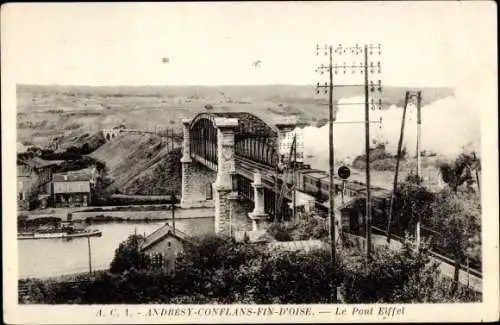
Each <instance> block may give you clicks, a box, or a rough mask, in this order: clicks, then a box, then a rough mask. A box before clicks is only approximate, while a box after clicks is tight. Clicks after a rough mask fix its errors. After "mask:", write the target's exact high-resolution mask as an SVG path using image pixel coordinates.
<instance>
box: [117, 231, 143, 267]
mask: <svg viewBox="0 0 500 325" xmlns="http://www.w3.org/2000/svg"><path fill="white" fill-rule="evenodd" d="M143 240H144V236H141V235H131V236H129V237H128V239H127V240H126V241H124V242H122V243H120V246H118V248H117V249H116V250H115V256H114V257H113V260H112V261H111V265H110V269H109V270H110V272H111V273H122V272H125V271H129V270H131V269H144V268H146V267H147V266H148V257H147V256H146V255H145V254H144V253H142V252H141V251H140V243H142V242H143Z"/></svg>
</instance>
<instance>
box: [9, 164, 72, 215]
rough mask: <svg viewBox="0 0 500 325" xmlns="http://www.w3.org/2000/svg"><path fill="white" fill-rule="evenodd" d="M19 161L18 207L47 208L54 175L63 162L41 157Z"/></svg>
mask: <svg viewBox="0 0 500 325" xmlns="http://www.w3.org/2000/svg"><path fill="white" fill-rule="evenodd" d="M19 157H20V158H18V159H17V205H18V207H19V208H20V209H32V208H35V207H42V208H43V207H46V206H47V205H48V198H49V197H50V193H51V186H50V185H51V180H52V173H53V170H54V168H55V167H56V166H58V165H60V164H61V163H62V162H63V161H60V160H52V161H51V160H44V159H42V158H40V157H31V158H28V157H27V156H26V157H21V156H19Z"/></svg>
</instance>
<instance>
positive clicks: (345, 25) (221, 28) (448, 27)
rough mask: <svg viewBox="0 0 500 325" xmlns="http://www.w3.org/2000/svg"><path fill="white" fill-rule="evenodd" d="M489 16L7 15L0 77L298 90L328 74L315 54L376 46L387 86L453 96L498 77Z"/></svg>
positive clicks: (475, 8)
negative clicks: (454, 90) (462, 87)
mask: <svg viewBox="0 0 500 325" xmlns="http://www.w3.org/2000/svg"><path fill="white" fill-rule="evenodd" d="M495 9H496V8H495V4H494V2H492V1H491V2H489V1H484V2H483V1H473V2H465V3H464V2H439V1H433V2H425V1H424V2H363V3H359V2H307V3H303V2H285V3H274V2H261V3H251V2H246V3H222V2H219V3H162V4H153V3H147V4H139V3H121V4H106V3H78V4H76V3H66V4H35V3H29V4H7V5H4V6H2V47H3V48H2V51H3V52H2V57H3V60H2V61H3V62H2V66H3V67H2V68H4V67H7V68H8V69H7V70H4V71H8V73H9V74H10V76H12V77H13V79H14V80H15V82H16V83H28V84H62V85H95V86H98V85H255V84H301V85H304V84H315V83H316V81H317V80H318V75H317V73H315V67H316V66H317V65H318V64H319V63H326V57H324V56H321V57H320V58H318V57H317V56H316V44H318V43H320V44H332V45H334V46H336V45H337V44H339V43H343V44H345V45H354V44H355V43H359V44H365V43H373V44H376V43H381V44H382V55H381V58H380V61H381V62H382V70H383V80H384V84H387V85H395V86H409V87H423V86H448V87H456V86H457V85H459V84H463V83H464V82H466V81H467V80H468V81H470V79H471V78H475V77H477V76H478V75H479V76H482V75H484V74H495V75H496V70H497V62H496V39H497V37H496V29H497V28H496V27H497V25H496V10H495ZM162 58H169V62H168V63H163V62H162ZM359 59H361V58H356V61H358V60H359ZM256 60H260V61H261V64H260V66H259V67H257V68H256V67H253V66H252V62H254V61H256ZM352 60H353V58H352V57H350V58H347V59H346V58H344V57H334V62H339V63H342V62H348V63H349V62H352ZM377 60H378V59H377ZM4 64H5V65H4Z"/></svg>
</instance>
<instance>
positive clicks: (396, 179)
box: [386, 91, 410, 244]
mask: <svg viewBox="0 0 500 325" xmlns="http://www.w3.org/2000/svg"><path fill="white" fill-rule="evenodd" d="M409 98H410V92H409V91H407V92H406V94H405V104H404V106H403V118H402V120H401V131H400V133H399V142H398V152H397V154H396V171H395V173H394V183H393V189H392V193H391V202H390V205H389V216H388V220H387V231H386V237H387V243H388V244H389V243H390V242H391V223H392V209H393V205H394V195H395V193H396V187H397V185H398V172H399V160H400V156H401V148H402V146H403V135H404V131H405V120H406V107H407V106H408V100H409Z"/></svg>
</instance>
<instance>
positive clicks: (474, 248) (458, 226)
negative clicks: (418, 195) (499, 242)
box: [431, 190, 481, 291]
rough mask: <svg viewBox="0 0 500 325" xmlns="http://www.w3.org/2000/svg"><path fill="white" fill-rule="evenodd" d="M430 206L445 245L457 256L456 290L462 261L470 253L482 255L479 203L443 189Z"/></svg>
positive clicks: (444, 246)
mask: <svg viewBox="0 0 500 325" xmlns="http://www.w3.org/2000/svg"><path fill="white" fill-rule="evenodd" d="M431 208H432V211H433V213H432V223H433V225H434V226H435V227H436V228H437V229H438V231H439V232H440V233H441V236H442V238H443V243H442V245H443V248H444V249H445V250H448V251H450V252H451V254H452V255H453V256H454V259H455V272H454V275H453V279H454V286H453V291H456V289H457V286H458V279H459V272H460V264H461V263H463V262H464V260H465V258H466V257H467V254H468V252H469V254H474V253H475V254H476V255H479V256H480V253H479V252H478V250H480V247H481V236H480V233H481V206H480V202H479V200H478V199H477V198H473V197H471V196H470V195H468V194H467V193H456V192H453V191H449V190H443V191H442V192H441V193H439V195H438V196H437V198H436V200H435V202H434V203H433V204H432V206H431Z"/></svg>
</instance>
